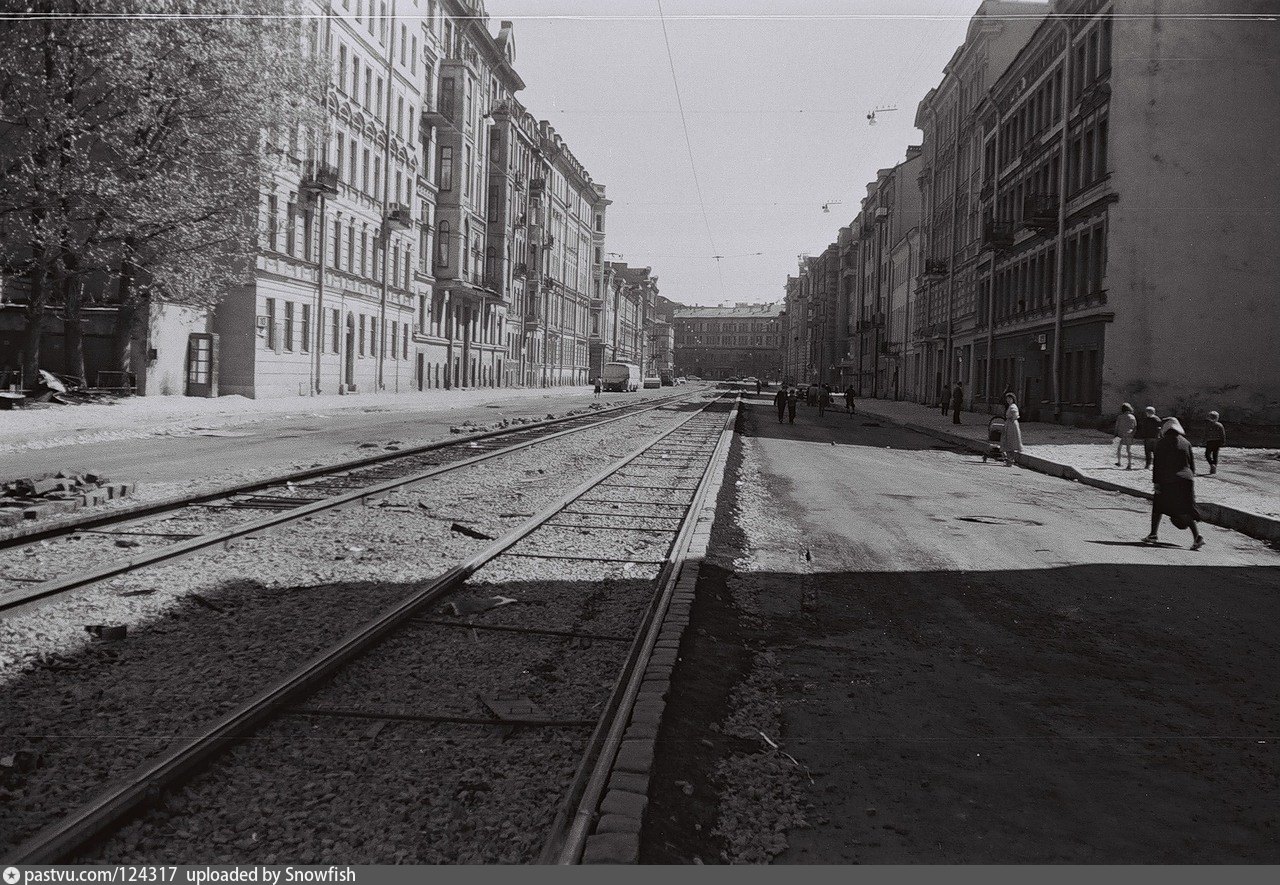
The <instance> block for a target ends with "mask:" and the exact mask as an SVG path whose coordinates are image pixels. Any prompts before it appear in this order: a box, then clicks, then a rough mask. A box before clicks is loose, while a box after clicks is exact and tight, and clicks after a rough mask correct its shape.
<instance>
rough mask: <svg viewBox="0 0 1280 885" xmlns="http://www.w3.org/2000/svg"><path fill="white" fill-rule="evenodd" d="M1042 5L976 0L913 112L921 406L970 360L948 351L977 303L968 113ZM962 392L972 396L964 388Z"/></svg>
mask: <svg viewBox="0 0 1280 885" xmlns="http://www.w3.org/2000/svg"><path fill="white" fill-rule="evenodd" d="M1048 9H1049V7H1048V6H1047V5H1046V4H1045V3H1043V2H1036V3H1029V2H1010V0H983V2H982V3H981V5H979V7H978V10H977V12H976V13H975V14H974V16H973V18H972V20H971V21H970V23H969V29H968V32H967V33H966V35H965V42H964V43H963V44H962V45H961V46H960V47H959V48H958V49H957V50H956V51H955V53H954V54H953V55H952V57H951V60H950V61H949V62H948V63H947V65H946V67H945V68H944V69H943V77H942V82H941V83H939V84H938V85H937V86H935V87H934V88H933V89H930V90H929V92H928V93H927V94H926V95H925V97H924V99H923V100H922V101H921V102H920V104H919V106H918V108H917V110H916V121H915V122H916V127H917V128H919V129H920V130H922V131H923V132H924V141H923V163H922V166H921V168H920V175H919V189H920V192H921V194H922V196H923V205H922V211H923V217H922V224H921V232H920V243H921V249H922V251H923V266H922V268H921V273H920V276H919V278H918V283H917V287H916V293H915V294H916V297H915V303H914V305H913V310H912V314H913V320H912V324H913V327H912V334H913V342H912V357H911V359H912V375H913V379H914V383H913V385H912V386H913V390H912V394H913V396H914V398H916V399H919V400H921V401H928V402H936V401H938V399H939V397H943V396H945V395H946V393H945V391H946V390H948V389H949V387H950V385H951V384H953V383H954V382H955V381H956V380H966V381H968V378H967V374H966V373H967V372H968V371H969V368H971V367H972V364H973V354H972V351H971V350H970V351H965V350H964V348H963V347H961V348H959V349H958V350H957V349H956V348H955V346H954V342H955V341H956V340H957V339H958V338H959V337H964V336H966V335H968V334H969V333H970V332H971V330H972V328H973V323H974V320H975V304H976V300H977V285H978V284H977V259H978V239H979V235H980V224H979V215H978V208H977V204H978V188H979V184H978V178H979V174H980V172H981V157H982V137H981V133H980V132H979V129H978V127H977V126H976V125H975V118H974V115H973V111H974V108H975V107H977V105H978V104H979V103H980V102H981V101H982V100H983V97H984V96H985V95H986V93H987V90H988V89H989V88H990V87H991V84H992V83H994V82H995V80H996V78H997V77H998V76H1000V74H1001V73H1003V72H1004V70H1005V68H1006V67H1007V66H1008V65H1009V63H1010V62H1011V61H1012V60H1013V58H1014V56H1015V55H1016V54H1017V53H1018V51H1019V50H1020V49H1021V48H1022V46H1023V45H1024V44H1025V43H1026V41H1027V39H1028V38H1029V37H1030V35H1031V33H1032V31H1033V30H1034V29H1035V27H1036V26H1037V24H1038V23H1039V22H1041V21H1042V20H1043V17H1044V14H1045V13H1046V12H1047V11H1048ZM947 353H952V354H953V357H952V358H951V359H948V358H947V356H946V354H947ZM966 388H967V390H969V391H972V385H971V384H967V385H966Z"/></svg>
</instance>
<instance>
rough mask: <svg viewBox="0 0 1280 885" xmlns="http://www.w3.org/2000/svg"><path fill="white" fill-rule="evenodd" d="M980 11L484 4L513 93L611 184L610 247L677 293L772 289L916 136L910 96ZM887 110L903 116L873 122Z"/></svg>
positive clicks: (586, 0) (971, 2)
mask: <svg viewBox="0 0 1280 885" xmlns="http://www.w3.org/2000/svg"><path fill="white" fill-rule="evenodd" d="M977 7H978V0H878V2H872V0H827V2H823V3H815V2H806V3H799V2H794V0H793V2H784V0H733V2H729V0H718V2H713V0H663V2H662V12H663V16H662V17H661V18H660V17H659V14H658V0H487V2H486V11H487V12H488V14H489V17H490V24H491V28H492V29H493V30H494V31H495V32H496V30H497V27H498V23H499V21H501V20H503V19H510V20H512V21H513V22H514V32H515V40H516V70H517V71H518V72H519V73H520V76H521V77H522V78H523V79H524V81H525V83H526V84H527V86H526V88H525V90H524V91H523V92H521V93H520V94H519V98H520V100H521V102H522V103H523V104H524V105H525V106H526V107H527V108H529V110H530V111H531V112H532V113H533V114H535V115H536V116H537V117H539V118H540V119H545V120H548V121H550V123H551V125H552V126H554V127H555V128H556V130H557V131H558V132H559V133H560V134H561V135H562V136H564V138H565V140H566V141H567V142H568V145H569V149H570V150H571V151H573V153H574V155H575V156H576V157H577V158H578V159H579V160H580V161H581V162H582V163H583V165H584V166H585V167H586V168H587V171H588V172H590V174H591V176H592V178H593V179H595V181H597V182H599V183H603V184H604V185H605V186H606V188H607V196H608V198H609V199H610V200H612V201H613V202H612V205H610V207H609V210H608V228H607V232H606V238H605V242H606V247H605V248H606V249H607V250H608V251H611V252H616V253H620V256H621V257H618V256H613V260H621V261H626V262H627V263H628V264H631V265H633V266H649V267H652V268H653V273H654V274H655V275H656V276H657V277H658V284H659V289H660V291H661V293H662V294H663V295H665V296H667V297H668V298H672V299H674V300H676V301H679V302H682V303H685V304H719V303H721V302H727V303H735V302H764V301H777V300H780V299H781V298H782V292H783V287H784V285H785V283H786V278H787V275H788V274H794V273H795V272H796V266H797V256H799V255H802V254H818V253H820V252H821V251H822V250H823V249H825V248H826V246H827V245H828V244H829V243H831V242H833V241H834V240H835V239H836V235H837V232H838V230H839V228H840V227H841V226H843V225H846V224H848V223H849V222H850V221H851V220H852V219H853V218H854V216H855V215H857V212H858V205H859V202H858V201H859V200H860V199H861V198H862V197H864V196H865V195H866V185H867V183H868V182H870V181H874V180H875V175H876V170H877V169H880V168H884V167H887V166H892V165H894V164H896V163H898V162H900V161H901V160H902V159H903V158H904V156H905V152H906V148H907V145H909V144H919V143H920V138H921V133H920V131H919V130H918V129H916V128H915V125H914V122H915V111H916V106H917V105H918V103H919V102H920V99H921V98H923V97H924V94H925V93H926V92H927V91H928V90H929V89H930V88H932V87H933V86H936V85H937V84H938V82H939V81H940V80H941V78H942V69H943V66H944V65H945V64H946V63H947V61H948V60H949V59H950V58H951V56H952V54H953V53H954V52H955V50H956V48H957V47H958V46H959V45H960V43H961V42H962V41H963V39H964V34H965V30H966V28H967V27H968V23H969V19H970V17H971V16H972V14H973V13H974V11H976V9H977ZM805 10H819V11H818V12H816V13H807V12H805ZM664 21H665V24H666V30H667V36H668V38H669V40H670V46H671V62H669V61H668V56H667V50H666V46H665V44H664V40H663V23H664ZM672 63H674V69H675V83H678V84H679V94H680V98H681V100H682V102H683V105H684V112H685V119H686V120H687V123H688V133H689V142H688V145H686V141H685V136H684V130H683V129H682V126H681V118H680V111H679V107H678V105H677V100H676V87H675V85H674V83H673V77H672ZM879 107H896V108H897V110H896V111H885V112H881V113H878V114H877V115H876V124H875V125H874V126H871V125H868V123H867V118H866V117H867V113H868V112H870V111H871V110H872V109H874V108H879ZM690 148H691V150H690ZM690 154H692V164H691V161H690ZM694 168H696V170H697V177H696V184H695V176H694V173H693V171H692V170H693V169H694ZM697 185H700V187H701V194H702V204H705V207H706V214H705V219H704V215H703V211H702V207H701V205H700V202H699V196H698V186H697ZM833 201H839V202H840V205H832V206H831V207H830V212H829V213H824V212H823V211H822V206H823V204H824V203H831V202H833ZM756 253H760V254H756ZM714 255H722V256H724V258H722V259H721V260H720V261H718V262H717V261H716V260H715V259H714V258H713V257H712V256H714Z"/></svg>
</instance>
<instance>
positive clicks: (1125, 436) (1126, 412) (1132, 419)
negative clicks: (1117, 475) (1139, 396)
mask: <svg viewBox="0 0 1280 885" xmlns="http://www.w3.org/2000/svg"><path fill="white" fill-rule="evenodd" d="M1137 429H1138V418H1137V416H1135V415H1134V414H1133V406H1131V405H1129V404H1128V403H1125V404H1124V405H1122V406H1121V407H1120V414H1119V416H1117V418H1116V466H1117V467H1119V466H1120V450H1121V449H1124V450H1125V451H1126V452H1127V453H1128V455H1129V465H1128V466H1127V467H1125V470H1132V469H1133V433H1134V431H1135V430H1137Z"/></svg>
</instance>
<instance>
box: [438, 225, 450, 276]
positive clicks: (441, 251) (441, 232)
mask: <svg viewBox="0 0 1280 885" xmlns="http://www.w3.org/2000/svg"><path fill="white" fill-rule="evenodd" d="M436 264H438V265H440V266H441V267H448V266H449V222H447V221H441V222H440V224H439V226H438V227H437V228H436Z"/></svg>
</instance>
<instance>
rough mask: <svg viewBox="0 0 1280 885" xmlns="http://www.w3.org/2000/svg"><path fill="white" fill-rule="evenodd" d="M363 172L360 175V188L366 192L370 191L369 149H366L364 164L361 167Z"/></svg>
mask: <svg viewBox="0 0 1280 885" xmlns="http://www.w3.org/2000/svg"><path fill="white" fill-rule="evenodd" d="M361 168H362V169H363V173H362V175H361V177H360V190H362V191H364V192H365V193H366V194H367V193H369V192H370V191H369V149H368V148H365V149H364V165H363V166H362V167H361Z"/></svg>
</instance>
